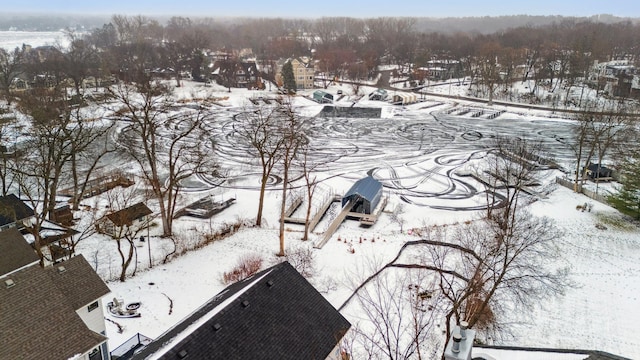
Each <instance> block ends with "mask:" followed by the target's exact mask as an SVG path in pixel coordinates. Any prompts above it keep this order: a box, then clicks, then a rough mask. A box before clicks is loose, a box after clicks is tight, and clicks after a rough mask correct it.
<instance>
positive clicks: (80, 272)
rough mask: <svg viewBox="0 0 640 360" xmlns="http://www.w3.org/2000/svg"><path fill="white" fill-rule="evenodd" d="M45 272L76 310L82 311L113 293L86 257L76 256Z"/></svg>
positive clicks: (48, 268)
mask: <svg viewBox="0 0 640 360" xmlns="http://www.w3.org/2000/svg"><path fill="white" fill-rule="evenodd" d="M60 267H64V271H60V270H61V269H60ZM45 270H46V271H47V272H48V273H49V276H50V277H51V281H53V283H54V284H55V286H56V287H57V288H58V290H60V291H61V292H62V293H63V294H64V295H65V297H66V298H67V299H69V303H70V304H71V306H72V307H73V308H74V309H80V308H82V307H83V306H85V305H88V304H90V303H92V302H94V301H96V299H100V298H102V297H103V296H105V295H107V294H108V293H110V292H111V290H109V288H108V287H107V285H106V284H105V283H104V281H102V279H101V278H100V277H99V276H98V274H96V272H95V271H94V270H93V268H92V267H91V265H89V263H88V262H87V260H86V259H85V258H84V256H74V257H72V258H71V259H69V260H67V261H64V262H62V263H58V264H56V265H54V266H50V267H47V268H45Z"/></svg>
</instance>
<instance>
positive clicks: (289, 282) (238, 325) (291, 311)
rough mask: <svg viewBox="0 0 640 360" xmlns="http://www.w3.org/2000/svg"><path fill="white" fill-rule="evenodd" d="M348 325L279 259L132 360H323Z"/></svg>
mask: <svg viewBox="0 0 640 360" xmlns="http://www.w3.org/2000/svg"><path fill="white" fill-rule="evenodd" d="M350 326H351V325H350V324H349V322H348V321H347V320H346V319H345V318H344V317H343V316H342V315H340V313H339V312H338V311H337V310H336V309H335V308H333V306H331V304H330V303H329V302H328V301H327V300H326V299H325V298H324V297H323V296H322V295H321V294H320V293H319V292H318V291H317V290H316V289H315V288H314V287H313V286H312V285H311V284H310V283H309V282H308V281H307V280H306V279H305V278H304V277H302V275H300V274H299V273H298V272H297V271H296V270H295V269H294V268H293V266H291V265H290V264H289V263H288V262H283V263H280V264H278V265H275V266H273V267H271V268H269V269H266V270H264V271H262V272H260V273H258V274H256V275H254V276H253V277H251V278H249V279H245V280H243V281H240V282H237V283H235V284H232V285H230V286H229V287H227V288H226V289H224V290H223V291H222V292H220V293H219V294H218V295H216V296H215V297H214V298H212V299H211V300H209V301H208V302H207V303H206V304H205V305H203V306H202V307H201V308H200V309H198V310H196V311H195V312H194V313H192V314H191V315H190V316H189V317H187V318H186V319H185V320H183V321H181V322H180V323H178V325H176V326H175V327H174V328H172V329H171V330H169V331H168V332H166V333H164V334H163V335H162V336H161V337H159V338H158V339H156V340H155V341H154V342H152V343H151V344H149V345H147V346H146V347H144V348H142V350H141V351H140V352H139V353H137V354H135V355H134V356H133V359H176V358H183V357H186V356H189V357H190V358H191V357H193V358H194V359H204V358H209V359H211V358H215V359H314V358H316V359H324V358H326V357H327V355H329V353H330V352H331V351H332V350H333V349H334V348H335V346H336V344H337V343H338V342H339V341H340V339H341V338H342V336H343V335H344V334H345V333H346V331H347V330H348V329H349V327H350Z"/></svg>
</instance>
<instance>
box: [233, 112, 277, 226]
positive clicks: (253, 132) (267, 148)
mask: <svg viewBox="0 0 640 360" xmlns="http://www.w3.org/2000/svg"><path fill="white" fill-rule="evenodd" d="M278 111H279V110H278V108H277V107H260V108H258V109H256V110H255V111H245V112H243V113H241V114H238V115H237V116H236V120H238V121H239V124H238V127H237V129H236V130H237V131H238V133H239V135H240V137H241V138H242V139H243V141H244V142H245V143H246V144H247V145H248V146H247V147H246V149H247V152H248V155H249V156H251V157H255V158H257V159H258V160H259V161H260V166H261V168H262V174H261V178H260V196H259V201H258V213H257V215H256V226H260V225H261V224H262V211H263V208H264V194H265V190H266V187H267V183H268V181H269V177H270V176H271V171H272V170H273V167H274V166H275V164H276V163H277V162H278V161H279V160H280V156H281V152H280V149H281V148H282V146H283V144H282V142H283V139H282V137H281V136H279V135H278V134H279V130H278V126H279V124H278V116H277V114H278Z"/></svg>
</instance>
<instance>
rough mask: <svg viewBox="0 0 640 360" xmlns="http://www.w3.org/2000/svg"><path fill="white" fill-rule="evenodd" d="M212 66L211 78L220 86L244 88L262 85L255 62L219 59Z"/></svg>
mask: <svg viewBox="0 0 640 360" xmlns="http://www.w3.org/2000/svg"><path fill="white" fill-rule="evenodd" d="M213 67H214V69H215V70H214V71H213V72H212V76H213V79H214V80H215V81H216V82H217V83H218V84H220V85H222V86H226V87H234V88H246V89H258V88H262V87H264V85H263V83H262V78H261V77H260V73H259V72H258V68H257V67H256V63H255V62H238V61H234V60H220V61H217V62H216V63H215V64H214V66H213Z"/></svg>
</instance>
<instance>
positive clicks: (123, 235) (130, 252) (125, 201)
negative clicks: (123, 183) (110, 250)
mask: <svg viewBox="0 0 640 360" xmlns="http://www.w3.org/2000/svg"><path fill="white" fill-rule="evenodd" d="M134 190H135V189H131V188H129V189H114V190H112V191H109V192H108V193H107V201H108V204H109V209H111V210H112V211H113V213H112V215H111V216H114V215H118V214H122V215H121V217H122V218H121V219H115V220H116V221H114V225H113V231H112V232H111V237H112V238H113V240H114V241H115V242H116V246H117V249H118V255H120V275H119V276H118V279H119V280H120V281H122V282H124V281H125V280H126V279H127V271H128V269H129V267H130V266H131V264H132V263H134V265H135V266H136V267H137V262H138V261H137V257H138V252H137V248H136V246H135V240H136V239H137V238H138V235H139V234H140V233H141V232H142V231H143V230H144V229H146V228H147V227H149V223H150V220H147V221H143V222H131V221H129V220H128V219H126V216H128V214H126V213H123V212H120V213H118V211H119V210H122V209H126V208H128V207H130V206H132V205H133V204H134V203H135V202H136V201H137V199H136V195H135V191H134ZM100 221H101V222H104V221H110V220H108V219H107V218H106V216H105V218H103V219H102V220H100ZM116 223H117V224H116ZM99 226H104V225H99ZM134 258H135V261H134ZM133 274H134V275H135V270H134V271H133Z"/></svg>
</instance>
